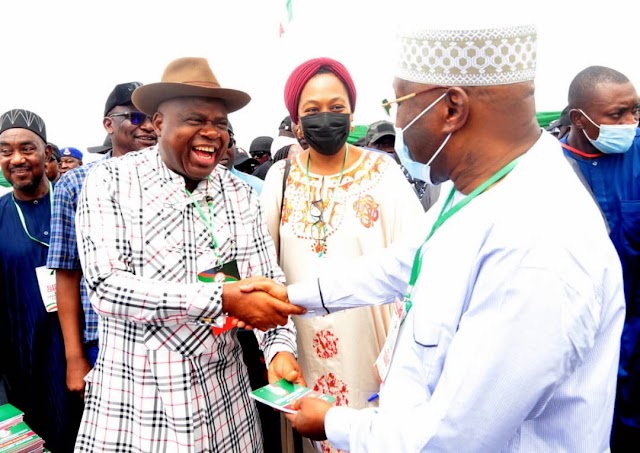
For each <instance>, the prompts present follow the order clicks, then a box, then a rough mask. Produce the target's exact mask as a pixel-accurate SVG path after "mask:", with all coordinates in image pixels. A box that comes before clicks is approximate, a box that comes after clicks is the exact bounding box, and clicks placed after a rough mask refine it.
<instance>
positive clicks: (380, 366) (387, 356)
mask: <svg viewBox="0 0 640 453" xmlns="http://www.w3.org/2000/svg"><path fill="white" fill-rule="evenodd" d="M407 303H408V302H407V301H406V300H404V301H402V302H396V303H395V304H394V310H393V313H392V315H391V322H390V324H389V333H388V334H387V339H386V340H385V342H384V346H382V350H381V351H380V355H379V356H378V358H377V359H376V361H375V363H374V364H373V366H374V368H375V369H376V372H377V373H378V379H380V382H384V380H385V378H386V377H387V374H388V373H389V367H390V366H391V359H392V358H393V351H394V350H395V348H396V342H397V341H398V332H400V326H401V325H402V322H403V321H404V319H405V318H406V317H407V313H408V310H407Z"/></svg>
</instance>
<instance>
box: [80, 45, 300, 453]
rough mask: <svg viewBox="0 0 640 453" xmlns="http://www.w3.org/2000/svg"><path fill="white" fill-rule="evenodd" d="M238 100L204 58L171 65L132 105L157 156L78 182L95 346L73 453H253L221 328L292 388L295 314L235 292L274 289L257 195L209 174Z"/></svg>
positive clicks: (258, 440)
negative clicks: (266, 282) (261, 283)
mask: <svg viewBox="0 0 640 453" xmlns="http://www.w3.org/2000/svg"><path fill="white" fill-rule="evenodd" d="M250 99H251V98H250V97H249V95H248V94H246V93H244V92H242V91H239V90H235V89H229V88H223V87H221V86H220V83H219V82H218V80H217V78H216V77H215V75H214V74H213V71H212V70H211V68H210V67H209V63H208V62H207V60H206V59H204V58H191V57H189V58H180V59H177V60H175V61H173V62H171V63H170V64H169V65H168V66H167V67H166V69H165V71H164V74H163V76H162V79H161V82H158V83H151V84H146V85H143V86H141V87H139V88H137V89H136V91H135V92H134V93H133V96H132V100H133V103H134V105H135V106H136V107H137V108H138V109H139V110H140V111H142V112H144V113H145V114H147V115H150V116H151V115H153V125H154V128H155V130H156V131H157V132H158V137H159V139H158V144H157V145H156V146H154V147H152V148H150V149H148V150H146V151H145V152H142V153H132V154H130V155H129V156H127V157H125V158H124V159H111V160H109V161H106V162H104V163H102V164H100V165H98V166H96V167H94V169H93V170H92V171H91V172H90V173H89V174H88V175H87V183H86V184H85V186H84V188H83V191H82V195H81V197H80V200H79V203H78V215H77V222H78V223H77V231H78V248H79V250H80V254H81V256H82V269H83V271H84V274H85V277H86V278H87V282H88V286H89V288H90V289H91V301H92V303H93V305H94V306H95V307H99V308H100V340H101V343H100V355H99V356H98V361H97V363H96V366H95V368H94V369H93V371H92V372H91V374H89V376H87V379H88V381H89V385H88V386H87V393H86V395H87V396H86V399H85V402H86V404H85V411H84V413H83V420H82V423H81V426H80V432H79V435H78V440H77V442H76V451H77V452H85V451H86V452H91V453H93V452H96V451H100V452H121V451H145V452H146V451H149V452H151V451H171V452H173V451H180V452H182V451H185V452H200V451H219V452H225V453H227V452H245V451H246V452H259V451H263V441H262V435H261V433H260V422H259V419H258V412H257V408H256V404H255V401H253V400H252V399H251V398H250V397H249V391H250V385H249V378H248V373H247V369H246V366H245V365H244V363H243V362H242V359H241V347H240V344H239V342H238V339H237V335H236V330H237V329H236V328H235V326H237V327H245V326H246V325H247V324H249V325H251V326H252V327H255V328H256V330H254V332H255V334H256V337H257V339H258V342H259V344H260V345H261V347H262V349H263V351H264V355H265V361H266V366H267V367H268V373H269V381H270V382H275V381H276V380H279V379H281V378H286V379H288V380H289V381H292V382H293V381H295V382H299V383H304V378H303V377H302V374H301V371H300V368H299V365H298V364H297V361H296V335H295V327H293V322H292V321H291V319H290V315H292V314H302V313H304V310H301V309H300V308H299V307H296V306H295V305H291V304H288V303H286V302H282V301H280V300H278V299H275V298H273V296H272V295H271V294H267V293H259V294H254V293H251V294H245V293H244V292H243V291H242V289H243V288H244V287H245V285H246V283H247V280H242V281H240V282H238V281H235V280H238V279H240V278H244V279H247V278H250V277H253V280H258V279H261V277H259V276H269V277H272V278H275V279H277V280H279V281H281V282H282V281H283V280H284V275H283V273H282V270H281V269H280V268H279V267H278V265H277V259H276V255H275V248H274V246H273V242H272V240H271V237H270V235H269V232H268V231H267V228H266V225H265V222H264V220H263V217H262V211H261V209H260V202H259V199H258V196H257V194H256V193H255V191H254V190H252V189H251V188H250V187H249V186H248V185H247V184H245V183H243V182H241V181H240V180H238V179H237V178H235V177H234V176H232V175H231V174H230V173H229V172H228V171H226V170H223V169H222V168H221V167H220V166H218V162H220V160H221V159H222V156H223V154H224V153H225V151H226V150H227V149H228V145H229V132H228V129H227V128H228V124H229V120H228V114H229V113H230V112H234V111H237V110H239V109H241V108H242V107H244V106H245V105H246V104H247V103H248V102H249V101H250ZM231 317H233V318H236V320H235V321H234V320H232V319H231ZM236 321H237V324H236Z"/></svg>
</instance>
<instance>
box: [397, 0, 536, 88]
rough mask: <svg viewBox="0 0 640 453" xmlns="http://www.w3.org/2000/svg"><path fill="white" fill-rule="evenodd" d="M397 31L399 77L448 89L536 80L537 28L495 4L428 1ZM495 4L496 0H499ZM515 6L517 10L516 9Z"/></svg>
mask: <svg viewBox="0 0 640 453" xmlns="http://www.w3.org/2000/svg"><path fill="white" fill-rule="evenodd" d="M425 3H428V5H426V8H425V10H424V13H419V12H417V11H415V14H414V13H413V12H411V10H409V12H411V14H409V16H411V19H408V20H405V21H404V22H402V23H401V24H400V25H399V27H398V33H397V37H398V46H399V59H398V65H397V68H396V72H395V75H396V77H398V78H400V79H403V80H408V81H410V82H417V83H424V84H430V85H445V86H479V85H505V84H511V83H518V82H523V81H527V80H533V79H534V76H535V67H536V44H537V33H536V27H535V25H532V24H527V22H526V21H525V20H523V17H522V13H519V12H518V13H517V15H516V16H514V15H513V14H511V13H513V12H514V10H506V9H505V6H504V4H503V5H501V6H500V7H497V6H495V5H494V6H493V7H492V4H491V3H492V2H491V1H483V2H478V1H474V2H469V3H468V4H466V3H465V2H462V4H460V5H459V4H458V3H456V6H455V9H456V14H452V11H451V8H452V5H451V4H450V3H449V2H424V3H422V5H420V6H418V5H414V9H420V8H421V7H422V8H424V7H425ZM494 3H495V2H494ZM512 8H513V7H512Z"/></svg>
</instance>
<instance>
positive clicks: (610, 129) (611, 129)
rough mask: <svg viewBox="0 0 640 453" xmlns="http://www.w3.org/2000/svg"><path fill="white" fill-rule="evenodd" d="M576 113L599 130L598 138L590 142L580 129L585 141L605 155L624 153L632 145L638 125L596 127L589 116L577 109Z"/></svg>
mask: <svg viewBox="0 0 640 453" xmlns="http://www.w3.org/2000/svg"><path fill="white" fill-rule="evenodd" d="M578 111H580V113H582V114H583V115H584V116H585V118H586V119H588V120H589V121H591V124H593V125H594V126H595V127H597V128H598V129H600V132H599V134H598V138H596V139H595V140H592V139H591V138H590V137H589V136H588V135H587V133H586V132H585V130H584V129H582V133H583V134H584V136H585V137H587V140H589V141H590V142H591V144H592V145H593V146H595V147H596V148H597V149H598V150H600V151H602V152H603V153H605V154H617V153H626V152H627V151H629V149H630V148H631V145H632V144H633V139H634V138H635V137H636V130H637V128H638V123H633V124H600V125H598V124H596V123H594V121H593V120H592V119H591V118H589V115H587V114H586V113H584V112H583V111H582V110H581V109H578Z"/></svg>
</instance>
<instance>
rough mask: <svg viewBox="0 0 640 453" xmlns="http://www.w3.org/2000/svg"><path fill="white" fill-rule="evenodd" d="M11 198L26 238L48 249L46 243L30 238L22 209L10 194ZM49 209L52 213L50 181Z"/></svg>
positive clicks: (50, 187)
mask: <svg viewBox="0 0 640 453" xmlns="http://www.w3.org/2000/svg"><path fill="white" fill-rule="evenodd" d="M11 198H12V200H13V204H14V205H15V207H16V210H17V211H18V217H20V223H22V228H23V229H24V232H25V233H27V237H28V238H29V239H31V240H32V241H35V242H37V243H38V244H42V245H44V246H45V247H49V244H47V243H46V242H42V241H41V240H40V239H36V238H34V237H33V236H31V233H29V229H28V228H27V222H26V221H25V220H24V214H23V213H22V209H20V206H18V203H16V197H15V195H14V194H11ZM49 209H50V210H51V212H52V213H53V187H52V186H51V181H49Z"/></svg>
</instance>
